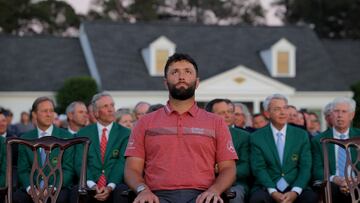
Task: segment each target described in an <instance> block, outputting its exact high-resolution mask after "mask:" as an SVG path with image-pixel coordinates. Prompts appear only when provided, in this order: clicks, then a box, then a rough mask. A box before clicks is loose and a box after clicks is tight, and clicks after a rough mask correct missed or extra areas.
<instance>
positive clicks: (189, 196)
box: [154, 189, 203, 203]
mask: <svg viewBox="0 0 360 203" xmlns="http://www.w3.org/2000/svg"><path fill="white" fill-rule="evenodd" d="M202 192H203V191H200V190H191V189H189V190H159V191H154V194H155V195H156V196H157V197H158V198H159V200H160V203H195V201H196V198H197V197H198V195H200V194H201V193H202Z"/></svg>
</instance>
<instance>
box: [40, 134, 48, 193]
mask: <svg viewBox="0 0 360 203" xmlns="http://www.w3.org/2000/svg"><path fill="white" fill-rule="evenodd" d="M45 136H47V133H46V132H41V133H40V138H42V137H45ZM39 151H40V158H41V166H43V167H44V164H45V160H46V152H45V149H43V148H39ZM43 187H44V180H40V188H43Z"/></svg>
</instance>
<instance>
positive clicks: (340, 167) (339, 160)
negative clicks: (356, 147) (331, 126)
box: [337, 135, 346, 177]
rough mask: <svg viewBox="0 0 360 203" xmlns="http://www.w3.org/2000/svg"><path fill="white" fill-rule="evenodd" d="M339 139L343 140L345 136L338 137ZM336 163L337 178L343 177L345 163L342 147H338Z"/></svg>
mask: <svg viewBox="0 0 360 203" xmlns="http://www.w3.org/2000/svg"><path fill="white" fill-rule="evenodd" d="M340 139H342V140H343V139H345V135H340ZM337 163H338V168H337V169H338V171H339V176H340V177H344V176H345V175H344V171H345V163H346V151H345V149H344V148H342V147H338V156H337Z"/></svg>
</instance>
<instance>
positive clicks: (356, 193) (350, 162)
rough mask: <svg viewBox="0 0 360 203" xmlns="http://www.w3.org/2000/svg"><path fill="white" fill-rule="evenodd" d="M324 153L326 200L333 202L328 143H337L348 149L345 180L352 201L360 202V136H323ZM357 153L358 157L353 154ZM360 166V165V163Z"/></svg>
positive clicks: (329, 202) (327, 202) (328, 202)
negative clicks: (336, 137)
mask: <svg viewBox="0 0 360 203" xmlns="http://www.w3.org/2000/svg"><path fill="white" fill-rule="evenodd" d="M320 142H321V143H322V150H323V151H322V153H323V156H324V179H325V184H326V188H325V202H326V203H331V202H332V199H331V184H330V166H329V154H328V153H329V151H328V147H327V146H328V145H329V144H335V145H338V146H339V147H341V148H344V149H345V151H346V162H345V169H344V171H345V173H344V175H345V177H344V178H345V181H346V184H347V186H348V188H349V193H350V195H351V200H352V202H360V188H359V184H360V173H359V169H360V167H359V168H358V167H357V165H359V164H360V137H355V138H350V139H345V140H341V139H335V138H322V139H321V140H320ZM354 153H355V154H356V157H354V156H352V154H354ZM359 166H360V165H359Z"/></svg>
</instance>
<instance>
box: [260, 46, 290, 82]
mask: <svg viewBox="0 0 360 203" xmlns="http://www.w3.org/2000/svg"><path fill="white" fill-rule="evenodd" d="M295 52H296V47H295V46H294V45H293V44H291V43H290V42H289V41H288V40H286V39H280V40H279V41H278V42H276V43H275V44H273V45H272V46H271V47H270V48H269V49H266V50H263V51H261V52H260V56H261V59H262V60H263V62H264V64H265V66H266V68H267V69H268V70H269V72H270V74H271V76H272V77H295V75H296V70H295V68H296V67H295V61H296V60H295V54H296V53H295Z"/></svg>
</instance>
